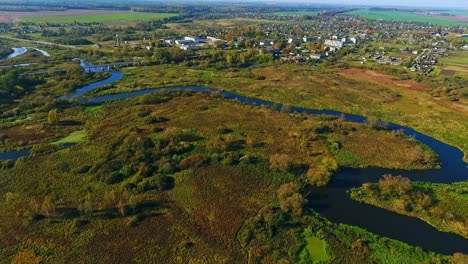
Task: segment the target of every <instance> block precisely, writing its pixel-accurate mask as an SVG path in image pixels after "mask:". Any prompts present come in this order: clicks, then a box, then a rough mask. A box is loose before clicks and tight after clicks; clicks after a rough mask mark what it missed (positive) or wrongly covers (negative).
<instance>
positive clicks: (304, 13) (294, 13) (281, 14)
mask: <svg viewBox="0 0 468 264" xmlns="http://www.w3.org/2000/svg"><path fill="white" fill-rule="evenodd" d="M318 13H319V12H313V11H303V12H276V13H273V14H275V15H277V16H298V15H310V16H315V15H317V14H318Z"/></svg>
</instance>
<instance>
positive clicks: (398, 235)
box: [0, 62, 468, 254]
mask: <svg viewBox="0 0 468 264" xmlns="http://www.w3.org/2000/svg"><path fill="white" fill-rule="evenodd" d="M85 65H87V64H86V63H84V62H82V66H85ZM122 77H123V73H122V72H118V71H114V72H112V76H111V77H109V78H108V79H106V80H103V81H99V82H95V83H93V84H91V85H88V86H86V87H83V88H80V89H78V90H76V91H75V92H74V93H72V94H68V95H64V96H61V97H59V98H58V99H64V98H67V99H70V98H77V100H78V102H81V103H91V104H99V103H104V102H108V101H113V100H119V99H125V98H131V97H137V96H141V95H144V94H149V93H153V92H157V91H161V90H169V91H170V90H194V91H201V92H208V93H211V92H219V93H220V94H221V95H222V96H224V97H226V98H228V99H233V100H239V101H241V102H245V103H251V104H255V105H259V106H260V105H265V106H268V107H277V108H278V109H280V108H281V107H282V105H281V104H275V103H273V102H269V101H265V100H260V99H255V98H248V97H245V96H241V95H238V94H234V93H230V92H225V91H217V90H214V89H210V88H207V87H201V86H178V87H166V88H156V89H147V90H142V91H135V92H127V93H120V94H112V95H104V96H97V97H92V98H83V97H80V96H81V95H83V94H85V93H86V92H89V91H91V90H93V89H96V88H97V87H99V86H102V85H106V84H109V83H111V82H115V81H117V80H120V79H121V78H122ZM291 111H293V112H298V113H306V114H312V115H321V114H326V115H334V116H344V118H345V119H346V120H349V121H352V122H357V123H363V122H365V121H366V120H367V119H366V118H365V117H362V116H358V115H352V114H346V113H341V112H338V111H333V110H314V109H306V108H298V107H291ZM388 128H389V129H392V130H401V131H402V132H403V133H404V134H406V135H409V136H412V137H414V138H415V139H417V140H419V141H421V142H422V143H424V144H426V145H427V146H429V147H430V148H432V149H433V150H434V151H435V152H436V153H437V154H438V155H439V157H440V159H441V161H442V164H441V169H437V170H411V171H410V170H390V169H382V168H366V169H351V168H344V169H342V170H341V171H339V172H338V173H336V174H335V175H334V176H333V180H332V182H331V183H330V185H329V186H327V187H325V188H311V189H310V194H309V195H308V197H307V198H308V200H309V201H310V202H309V203H308V206H310V207H311V208H313V209H314V210H316V211H317V212H319V213H320V214H321V215H323V216H325V217H326V218H328V219H329V220H330V221H332V222H336V223H345V224H349V225H354V226H359V227H361V228H364V229H367V230H368V231H370V232H372V233H375V234H378V235H382V236H386V237H389V238H393V239H397V240H400V241H403V242H406V243H408V244H411V245H414V246H419V247H422V248H423V249H425V250H430V251H434V252H437V253H441V254H453V253H455V252H462V253H465V254H468V239H464V238H463V237H461V236H459V235H457V234H453V233H446V232H441V231H438V230H437V229H435V228H434V227H432V226H430V225H429V224H427V223H425V222H424V221H422V220H419V219H417V218H413V217H408V216H404V215H400V214H397V213H393V212H390V211H387V210H385V209H382V208H378V207H375V206H371V205H367V204H362V203H359V202H356V201H354V200H352V199H351V198H349V195H348V194H347V190H349V189H351V188H353V187H359V186H361V185H362V183H365V182H377V181H378V180H379V178H380V177H381V176H382V175H383V174H393V175H402V176H405V177H408V178H410V179H411V180H412V181H426V182H433V183H452V182H458V181H466V180H468V168H467V164H466V163H465V162H464V161H463V152H462V151H460V150H459V149H457V148H455V147H452V146H449V145H447V144H445V143H443V142H441V141H439V140H436V139H434V138H431V137H429V136H427V135H424V134H422V133H419V132H417V131H415V130H414V129H411V128H407V127H403V126H400V125H397V124H391V123H390V124H389V125H388ZM363 147H365V146H363ZM28 155H29V151H28V150H22V151H18V152H7V153H0V160H6V159H18V158H20V157H24V156H28Z"/></svg>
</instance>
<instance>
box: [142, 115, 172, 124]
mask: <svg viewBox="0 0 468 264" xmlns="http://www.w3.org/2000/svg"><path fill="white" fill-rule="evenodd" d="M168 120H169V119H167V118H165V117H163V116H147V117H146V118H145V123H146V124H156V123H162V122H166V121H168Z"/></svg>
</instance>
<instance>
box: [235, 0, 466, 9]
mask: <svg viewBox="0 0 468 264" xmlns="http://www.w3.org/2000/svg"><path fill="white" fill-rule="evenodd" d="M244 1H245V0H244ZM247 1H248V0H247ZM252 1H255V0H252ZM257 1H259V0H257ZM260 1H263V2H270V3H278V2H283V3H291V2H306V3H311V4H312V3H321V4H348V5H365V6H374V7H394V6H405V7H437V8H447V9H448V8H457V9H464V10H468V0H291V1H288V0H260ZM239 2H241V1H239Z"/></svg>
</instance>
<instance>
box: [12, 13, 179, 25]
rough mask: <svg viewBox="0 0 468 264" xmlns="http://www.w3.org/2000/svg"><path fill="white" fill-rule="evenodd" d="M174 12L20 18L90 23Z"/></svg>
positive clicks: (25, 20) (150, 18)
mask: <svg viewBox="0 0 468 264" xmlns="http://www.w3.org/2000/svg"><path fill="white" fill-rule="evenodd" d="M175 16H178V14H174V13H133V14H110V15H86V16H54V17H27V18H20V19H19V20H20V21H21V22H29V23H75V22H78V23H91V22H111V21H132V20H155V19H164V18H169V17H175Z"/></svg>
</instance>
